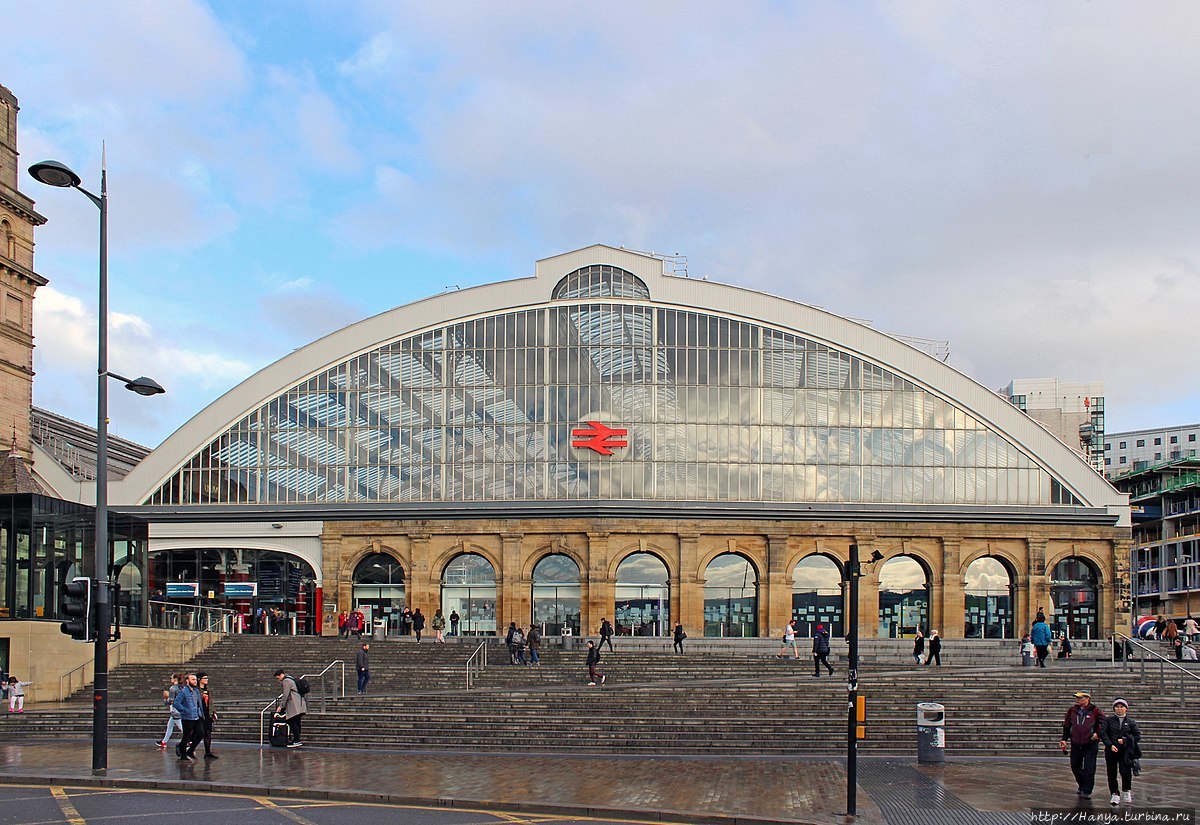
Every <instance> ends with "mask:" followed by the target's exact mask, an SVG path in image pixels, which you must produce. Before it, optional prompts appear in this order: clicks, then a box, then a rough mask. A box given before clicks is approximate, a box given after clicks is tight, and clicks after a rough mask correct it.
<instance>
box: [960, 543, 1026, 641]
mask: <svg viewBox="0 0 1200 825" xmlns="http://www.w3.org/2000/svg"><path fill="white" fill-rule="evenodd" d="M1013 595H1014V594H1013V576H1012V573H1011V572H1010V571H1009V569H1008V565H1006V564H1005V563H1004V562H1002V561H1001V560H1000V559H998V558H996V557H995V556H984V557H982V558H978V559H975V561H973V562H971V564H970V565H968V566H967V572H966V573H965V574H964V576H963V636H964V637H966V638H968V639H1012V638H1014V636H1015V630H1016V626H1015V617H1014V606H1015V605H1014V598H1013Z"/></svg>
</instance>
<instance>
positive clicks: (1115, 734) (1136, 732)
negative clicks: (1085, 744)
mask: <svg viewBox="0 0 1200 825" xmlns="http://www.w3.org/2000/svg"><path fill="white" fill-rule="evenodd" d="M1141 738H1142V731H1141V729H1140V728H1138V723H1137V722H1135V721H1133V717H1131V716H1130V715H1129V703H1128V702H1126V701H1125V700H1124V699H1114V700H1113V713H1112V715H1111V716H1105V717H1104V722H1103V723H1102V724H1101V725H1100V741H1101V742H1103V743H1104V765H1105V767H1106V768H1107V769H1108V791H1109V793H1111V794H1112V799H1111V800H1110V801H1111V802H1112V804H1113V805H1119V804H1120V803H1121V791H1124V792H1125V793H1124V797H1125V802H1126V803H1129V802H1133V763H1134V761H1136V760H1137V758H1138V757H1139V756H1141V755H1142V750H1141V747H1140V745H1139V744H1138V743H1139V742H1140V741H1141ZM1118 771H1119V772H1120V774H1121V787H1120V788H1118V787H1117V772H1118Z"/></svg>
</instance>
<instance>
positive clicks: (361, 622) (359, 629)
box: [350, 608, 367, 640]
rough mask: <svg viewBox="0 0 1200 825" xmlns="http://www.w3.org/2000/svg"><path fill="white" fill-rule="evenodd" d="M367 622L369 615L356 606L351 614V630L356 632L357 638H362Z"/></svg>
mask: <svg viewBox="0 0 1200 825" xmlns="http://www.w3.org/2000/svg"><path fill="white" fill-rule="evenodd" d="M366 623H367V617H366V616H364V615H363V612H362V611H361V610H359V609H357V608H355V610H354V612H353V613H351V614H350V632H351V633H353V634H354V636H355V638H357V639H360V640H361V639H362V634H363V627H364V626H365V625H366Z"/></svg>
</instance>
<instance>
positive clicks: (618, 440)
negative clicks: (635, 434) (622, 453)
mask: <svg viewBox="0 0 1200 825" xmlns="http://www.w3.org/2000/svg"><path fill="white" fill-rule="evenodd" d="M584 423H585V424H587V426H586V427H578V428H576V429H573V430H571V446H572V447H576V448H579V449H585V450H595V451H596V452H597V453H599V454H600V455H612V454H613V450H614V449H616V448H619V447H628V446H629V440H628V438H629V430H626V429H616V428H613V427H609V426H607V425H605V424H602V423H600V422H599V421H586V422H584Z"/></svg>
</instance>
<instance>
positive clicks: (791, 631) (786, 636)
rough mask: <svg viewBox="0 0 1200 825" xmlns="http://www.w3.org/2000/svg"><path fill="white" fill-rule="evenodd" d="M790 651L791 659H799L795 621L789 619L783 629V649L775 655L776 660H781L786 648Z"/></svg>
mask: <svg viewBox="0 0 1200 825" xmlns="http://www.w3.org/2000/svg"><path fill="white" fill-rule="evenodd" d="M789 647H790V648H791V649H792V658H793V659H799V658H800V643H799V642H798V641H796V620H795V619H791V620H790V621H788V623H787V624H786V625H784V627H783V647H781V648H779V652H778V653H776V654H775V658H776V659H782V658H783V656H784V653H785V652H787V649H788V648H789Z"/></svg>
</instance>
